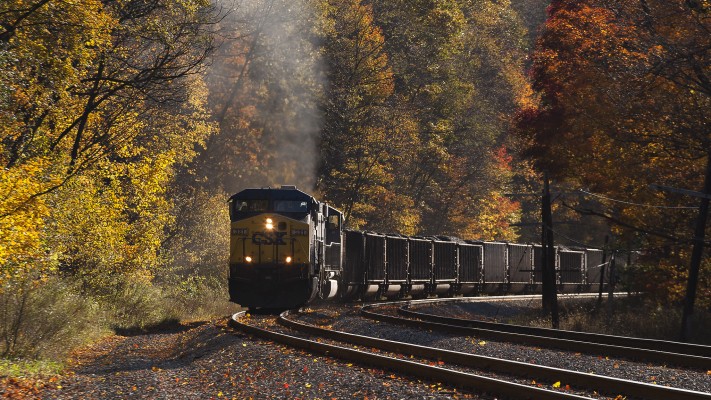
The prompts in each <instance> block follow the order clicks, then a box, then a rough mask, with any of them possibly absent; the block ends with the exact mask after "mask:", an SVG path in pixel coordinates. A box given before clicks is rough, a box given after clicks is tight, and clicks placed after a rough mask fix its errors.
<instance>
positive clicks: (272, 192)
mask: <svg viewBox="0 0 711 400" xmlns="http://www.w3.org/2000/svg"><path fill="white" fill-rule="evenodd" d="M232 199H244V200H260V199H264V200H301V201H309V202H312V203H316V199H314V198H313V197H312V196H310V195H308V194H306V193H304V192H302V191H301V190H299V189H297V188H296V186H285V187H284V186H282V187H281V188H271V187H268V188H250V189H244V190H242V191H241V192H237V193H236V194H234V195H232V197H230V200H232Z"/></svg>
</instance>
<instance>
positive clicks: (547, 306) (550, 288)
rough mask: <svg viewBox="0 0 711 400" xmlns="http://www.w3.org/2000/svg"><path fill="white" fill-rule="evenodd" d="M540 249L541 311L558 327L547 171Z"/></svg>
mask: <svg viewBox="0 0 711 400" xmlns="http://www.w3.org/2000/svg"><path fill="white" fill-rule="evenodd" d="M541 219H542V222H543V224H542V225H543V226H542V229H541V250H542V256H543V257H542V258H543V259H542V264H543V265H542V266H541V267H542V268H543V271H542V272H543V276H542V278H543V296H542V297H543V311H544V312H546V313H547V312H550V313H551V321H552V325H553V328H554V329H558V327H559V326H560V325H559V321H558V294H557V289H556V279H555V247H553V216H552V212H551V191H550V184H549V182H548V172H547V171H546V172H544V175H543V197H542V201H541Z"/></svg>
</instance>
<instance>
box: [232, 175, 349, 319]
mask: <svg viewBox="0 0 711 400" xmlns="http://www.w3.org/2000/svg"><path fill="white" fill-rule="evenodd" d="M229 207H230V220H231V229H230V274H229V289H230V300H231V301H232V302H235V303H237V304H240V305H241V306H243V307H248V308H273V309H284V308H294V307H298V306H301V305H304V304H306V303H308V302H309V301H311V300H313V299H314V298H315V297H316V295H317V293H318V290H319V287H320V286H321V285H320V283H321V282H322V281H323V279H324V278H325V275H324V274H325V270H324V267H325V265H324V263H325V262H326V261H327V259H328V260H329V261H330V259H332V258H331V257H327V256H326V247H327V246H326V245H325V243H324V242H328V241H329V240H331V241H334V242H336V243H339V244H340V229H341V223H342V221H341V217H340V213H339V212H337V211H336V210H334V209H332V208H331V207H328V206H327V205H326V204H323V203H319V202H318V201H316V200H315V199H314V198H313V197H311V196H309V195H308V194H306V193H304V192H302V191H300V190H297V189H296V187H294V186H282V187H281V188H261V189H245V190H243V191H241V192H239V193H237V194H235V195H234V196H232V197H231V198H230V200H229ZM329 212H330V213H331V214H332V215H331V216H332V217H335V218H329ZM338 248H339V253H340V245H339V246H338ZM337 264H338V267H340V258H339V259H338V261H337Z"/></svg>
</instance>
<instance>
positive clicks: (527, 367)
mask: <svg viewBox="0 0 711 400" xmlns="http://www.w3.org/2000/svg"><path fill="white" fill-rule="evenodd" d="M291 314H292V312H285V313H282V315H281V316H280V317H279V322H280V323H281V324H283V325H285V326H287V327H289V328H292V329H296V330H299V331H303V332H307V333H310V334H313V335H318V336H321V337H325V338H327V339H331V340H337V341H342V342H346V343H349V344H354V345H360V346H367V347H370V348H377V349H380V350H384V351H389V352H393V353H401V354H407V355H412V356H417V357H423V358H427V359H431V360H440V361H444V362H446V363H451V364H458V365H461V366H466V367H471V368H477V369H485V370H490V371H494V372H498V373H503V374H509V375H516V376H520V377H525V378H535V379H543V380H550V381H552V382H556V381H560V382H565V383H566V384H570V385H571V386H576V387H579V388H586V389H590V390H594V391H598V392H603V393H607V394H610V395H612V396H615V395H620V394H624V395H627V396H635V397H640V398H652V399H676V400H711V394H709V393H703V392H697V391H693V390H687V389H679V388H672V387H667V386H659V385H652V384H649V383H644V382H638V381H632V380H627V379H618V378H612V377H607V376H602V375H595V374H589V373H584V372H578V371H571V370H567V369H561V368H554V367H547V366H542V365H536V364H529V363H524V362H519V361H512V360H505V359H500V358H494V357H488V356H481V355H477V354H469V353H463V352H459V351H453V350H445V349H438V348H433V347H426V346H421V345H416V344H411V343H404V342H398V341H392V340H387V339H379V338H373V337H368V336H363V335H357V334H352V333H347V332H342V331H336V330H331V329H324V328H320V327H318V326H314V325H310V324H306V323H303V322H299V321H296V320H294V319H292V318H290V316H291ZM601 388H602V389H601Z"/></svg>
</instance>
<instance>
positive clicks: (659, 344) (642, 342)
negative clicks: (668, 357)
mask: <svg viewBox="0 0 711 400" xmlns="http://www.w3.org/2000/svg"><path fill="white" fill-rule="evenodd" d="M454 302H458V303H459V302H461V303H467V302H469V301H466V300H459V299H457V300H455V301H454ZM421 304H427V303H418V305H421ZM398 313H399V314H401V315H404V316H406V317H409V318H419V319H422V320H425V321H434V322H441V323H444V324H448V325H457V326H466V327H472V328H482V329H488V330H492V331H500V332H510V333H520V334H524V335H536V336H545V337H552V338H558V339H569V340H578V341H583V342H589V343H600V344H609V345H613V346H624V347H635V348H639V349H648V350H657V351H663V352H667V353H676V354H688V355H692V356H701V357H711V346H705V345H701V344H693V343H681V342H673V341H667V340H657V339H644V338H633V337H627V336H615V335H606V334H601V333H588V332H575V331H566V330H559V329H550V328H538V327H532V326H522V325H513V324H504V323H497V322H489V321H477V320H470V319H466V318H457V317H446V316H441V315H436V314H432V313H425V312H422V311H415V310H414V309H413V307H412V305H411V304H406V305H404V306H402V307H400V308H399V309H398ZM709 365H711V364H709Z"/></svg>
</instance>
